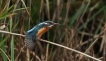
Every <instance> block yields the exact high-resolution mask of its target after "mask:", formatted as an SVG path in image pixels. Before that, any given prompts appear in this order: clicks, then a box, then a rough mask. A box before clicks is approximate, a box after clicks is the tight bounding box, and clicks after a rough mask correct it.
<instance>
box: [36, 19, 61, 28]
mask: <svg viewBox="0 0 106 61" xmlns="http://www.w3.org/2000/svg"><path fill="white" fill-rule="evenodd" d="M55 25H59V23H54V22H53V21H49V20H48V21H44V22H42V23H39V24H38V26H41V27H48V28H51V27H52V26H55Z"/></svg>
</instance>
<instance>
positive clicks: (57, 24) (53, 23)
mask: <svg viewBox="0 0 106 61" xmlns="http://www.w3.org/2000/svg"><path fill="white" fill-rule="evenodd" d="M53 25H61V24H59V23H53Z"/></svg>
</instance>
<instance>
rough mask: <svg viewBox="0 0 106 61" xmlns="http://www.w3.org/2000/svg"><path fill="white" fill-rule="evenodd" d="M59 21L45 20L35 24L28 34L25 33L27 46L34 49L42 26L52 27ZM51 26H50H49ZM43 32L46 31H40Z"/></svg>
mask: <svg viewBox="0 0 106 61" xmlns="http://www.w3.org/2000/svg"><path fill="white" fill-rule="evenodd" d="M55 24H57V23H54V22H52V21H49V20H48V21H44V22H41V23H39V24H38V25H36V26H34V27H33V28H32V29H30V30H28V31H27V33H26V35H25V44H26V47H27V48H29V49H31V50H32V49H33V48H34V45H35V41H36V40H37V33H39V30H41V29H42V28H45V27H48V28H50V27H51V26H52V25H55ZM49 26H50V27H49ZM40 32H41V33H39V34H42V33H44V32H42V31H40Z"/></svg>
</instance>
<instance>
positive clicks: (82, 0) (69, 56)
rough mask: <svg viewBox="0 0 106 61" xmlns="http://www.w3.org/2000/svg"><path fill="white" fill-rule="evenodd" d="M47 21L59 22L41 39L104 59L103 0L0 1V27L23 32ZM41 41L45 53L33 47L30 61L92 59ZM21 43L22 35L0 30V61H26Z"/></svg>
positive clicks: (105, 4) (105, 9) (105, 15)
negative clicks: (58, 24)
mask: <svg viewBox="0 0 106 61" xmlns="http://www.w3.org/2000/svg"><path fill="white" fill-rule="evenodd" d="M46 20H51V21H53V22H57V23H60V24H61V25H60V26H56V27H53V28H51V29H50V30H49V31H48V32H47V33H45V34H44V35H43V36H42V39H45V40H49V41H52V42H55V43H58V44H62V45H65V46H68V47H70V48H73V49H76V50H78V51H81V52H84V53H86V54H89V55H91V56H93V57H96V58H98V59H101V60H104V61H106V54H105V53H106V39H105V38H106V35H105V34H106V31H105V27H106V25H105V21H106V1H105V0H0V30H3V31H8V32H13V33H18V34H23V35H24V34H25V33H26V31H27V30H29V29H31V28H32V27H33V26H35V25H36V24H38V23H40V22H43V21H46ZM41 43H42V45H43V47H44V53H41V52H40V50H39V49H38V47H37V46H36V49H35V52H36V53H35V54H36V56H34V55H32V54H30V55H31V57H30V61H93V60H92V59H90V58H88V57H85V56H82V55H80V54H78V53H75V52H73V51H69V50H67V49H63V48H61V47H57V46H54V45H51V44H48V43H44V42H41ZM24 45H25V43H24V37H21V36H15V35H10V34H5V33H0V61H27V56H26V53H27V52H26V49H25V48H23V46H24ZM22 48H23V49H22ZM37 57H39V59H38V58H37Z"/></svg>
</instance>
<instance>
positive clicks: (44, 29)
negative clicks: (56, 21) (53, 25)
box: [36, 27, 49, 38]
mask: <svg viewBox="0 0 106 61" xmlns="http://www.w3.org/2000/svg"><path fill="white" fill-rule="evenodd" d="M48 30H49V28H48V27H43V28H41V29H40V30H38V33H37V35H36V36H37V37H38V38H40V37H41V36H42V35H43V34H44V33H45V32H47V31H48Z"/></svg>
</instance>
